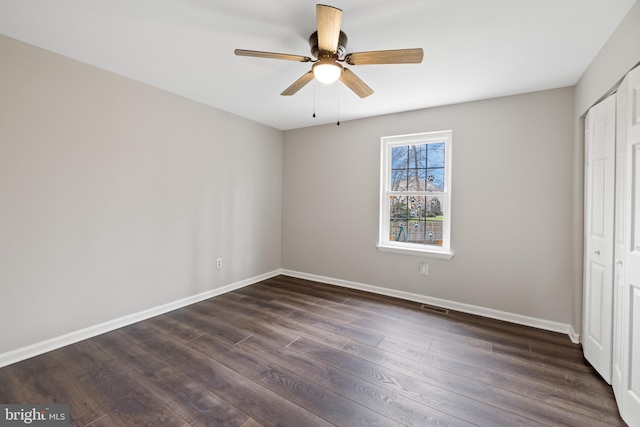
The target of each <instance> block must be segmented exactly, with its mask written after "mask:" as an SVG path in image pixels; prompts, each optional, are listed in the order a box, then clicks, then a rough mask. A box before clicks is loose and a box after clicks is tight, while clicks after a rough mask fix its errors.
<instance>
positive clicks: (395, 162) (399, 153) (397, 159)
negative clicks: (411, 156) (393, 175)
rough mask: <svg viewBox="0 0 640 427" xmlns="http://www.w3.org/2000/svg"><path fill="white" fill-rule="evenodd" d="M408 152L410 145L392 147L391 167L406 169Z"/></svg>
mask: <svg viewBox="0 0 640 427" xmlns="http://www.w3.org/2000/svg"><path fill="white" fill-rule="evenodd" d="M408 152H409V147H408V146H406V145H401V146H399V147H393V148H391V168H392V169H406V167H407V153H408Z"/></svg>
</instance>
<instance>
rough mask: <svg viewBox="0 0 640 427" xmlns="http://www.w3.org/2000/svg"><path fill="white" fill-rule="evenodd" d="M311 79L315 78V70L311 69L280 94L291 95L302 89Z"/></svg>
mask: <svg viewBox="0 0 640 427" xmlns="http://www.w3.org/2000/svg"><path fill="white" fill-rule="evenodd" d="M311 80H313V72H312V71H309V72H307V73H306V74H304V75H303V76H302V77H300V78H299V79H298V80H296V81H295V82H293V84H292V85H291V86H289V87H288V88H286V89H285V90H284V92H282V93H281V94H280V95H283V96H291V95H293V94H295V93H296V92H297V91H299V90H300V89H302V88H303V87H304V86H305V85H306V84H307V83H309V82H310V81H311Z"/></svg>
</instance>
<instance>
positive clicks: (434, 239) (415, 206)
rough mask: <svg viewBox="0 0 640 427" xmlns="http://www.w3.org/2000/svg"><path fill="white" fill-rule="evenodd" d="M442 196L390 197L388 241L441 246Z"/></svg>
mask: <svg viewBox="0 0 640 427" xmlns="http://www.w3.org/2000/svg"><path fill="white" fill-rule="evenodd" d="M442 206H443V198H442V196H435V197H432V196H429V197H417V196H416V197H413V196H391V204H390V209H391V211H390V215H389V218H390V224H389V240H391V241H399V242H407V243H418V244H423V245H434V246H442V223H443V212H442Z"/></svg>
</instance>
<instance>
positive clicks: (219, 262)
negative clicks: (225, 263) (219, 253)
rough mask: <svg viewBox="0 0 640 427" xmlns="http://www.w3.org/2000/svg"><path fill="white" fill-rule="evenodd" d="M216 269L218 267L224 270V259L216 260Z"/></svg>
mask: <svg viewBox="0 0 640 427" xmlns="http://www.w3.org/2000/svg"><path fill="white" fill-rule="evenodd" d="M216 267H218V268H222V258H218V259H217V260H216Z"/></svg>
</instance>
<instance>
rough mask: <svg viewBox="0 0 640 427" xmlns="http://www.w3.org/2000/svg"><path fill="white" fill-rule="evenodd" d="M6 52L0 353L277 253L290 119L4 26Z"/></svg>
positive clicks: (0, 99)
mask: <svg viewBox="0 0 640 427" xmlns="http://www.w3.org/2000/svg"><path fill="white" fill-rule="evenodd" d="M0 58H2V61H1V64H0V291H1V292H0V325H2V334H1V336H2V338H1V339H0V354H1V353H3V352H6V351H9V350H13V349H16V348H19V347H22V346H25V345H28V344H33V343H35V342H39V341H42V340H45V339H47V338H52V337H57V336H60V335H62V334H65V333H68V332H73V331H77V330H79V329H82V328H84V327H89V326H93V325H96V324H100V323H102V322H105V321H109V320H113V319H116V318H118V317H121V316H125V315H128V314H131V313H136V312H139V311H142V310H145V309H148V308H152V307H156V306H159V305H162V304H164V303H168V302H172V301H176V300H179V299H181V298H185V297H188V296H192V295H195V294H198V293H202V292H204V291H207V290H211V289H215V288H218V287H221V286H223V285H227V284H231V283H234V282H237V281H241V280H244V279H247V278H251V277H254V276H257V275H260V274H264V273H267V272H272V271H274V270H277V269H279V268H280V265H281V250H280V248H281V230H280V224H281V215H280V209H281V186H282V138H283V136H282V132H281V131H278V130H275V129H272V128H269V127H266V126H263V125H259V124H256V123H254V122H251V121H248V120H244V119H241V118H238V117H236V116H233V115H231V114H228V113H225V112H222V111H219V110H216V109H213V108H210V107H207V106H204V105H201V104H198V103H196V102H193V101H189V100H187V99H184V98H181V97H178V96H175V95H172V94H169V93H166V92H163V91H160V90H158V89H155V88H151V87H149V86H145V85H143V84H140V83H137V82H134V81H131V80H128V79H125V78H121V77H119V76H116V75H113V74H110V73H108V72H105V71H101V70H98V69H96V68H92V67H90V66H87V65H84V64H81V63H78V62H76V61H73V60H70V59H67V58H64V57H62V56H59V55H55V54H52V53H49V52H46V51H44V50H41V49H38V48H35V47H32V46H29V45H26V44H23V43H20V42H17V41H15V40H12V39H9V38H6V37H2V36H0ZM216 258H223V262H224V265H223V268H222V269H220V270H218V269H216V266H215V262H216Z"/></svg>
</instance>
